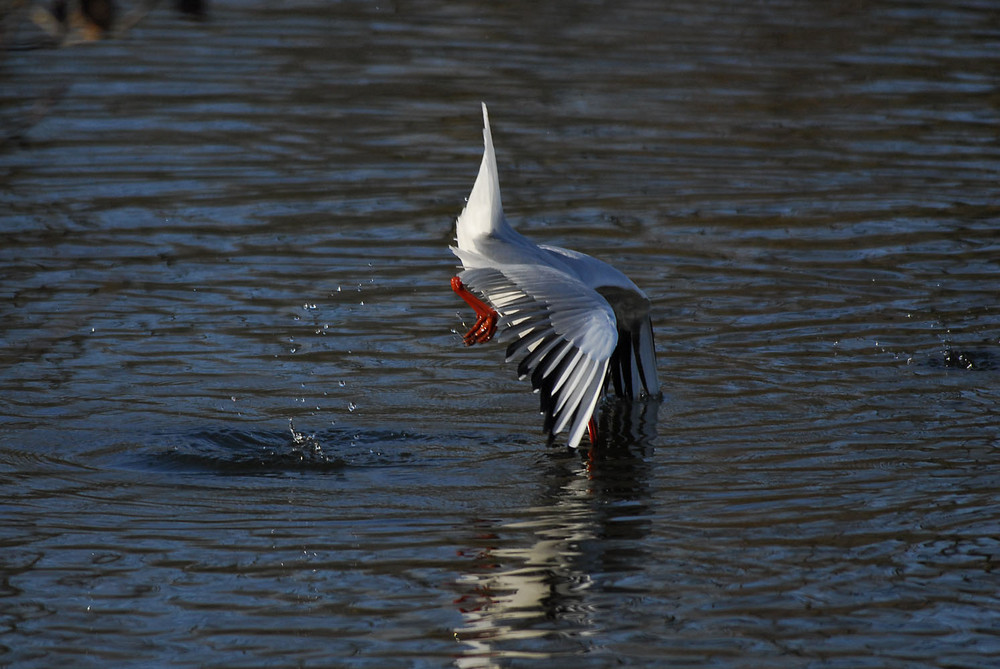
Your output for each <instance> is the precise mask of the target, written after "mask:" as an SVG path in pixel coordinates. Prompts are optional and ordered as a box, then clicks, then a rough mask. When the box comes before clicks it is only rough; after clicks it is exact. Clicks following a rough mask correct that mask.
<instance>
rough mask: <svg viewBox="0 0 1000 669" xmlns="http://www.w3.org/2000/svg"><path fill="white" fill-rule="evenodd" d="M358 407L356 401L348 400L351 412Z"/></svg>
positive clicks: (348, 407) (348, 408)
mask: <svg viewBox="0 0 1000 669" xmlns="http://www.w3.org/2000/svg"><path fill="white" fill-rule="evenodd" d="M357 408H358V405H357V404H355V403H354V402H348V403H347V410H348V411H351V412H353V411H354V410H355V409H357Z"/></svg>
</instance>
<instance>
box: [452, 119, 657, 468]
mask: <svg viewBox="0 0 1000 669" xmlns="http://www.w3.org/2000/svg"><path fill="white" fill-rule="evenodd" d="M483 126H484V127H483V137H484V140H485V150H484V151H483V161H482V164H481V165H480V167H479V175H478V176H477V177H476V182H475V184H474V185H473V187H472V192H471V193H470V194H469V201H468V203H467V204H466V206H465V209H463V210H462V213H461V214H460V215H459V217H458V222H457V242H458V245H457V247H452V251H453V252H454V253H455V255H457V256H458V257H459V259H460V260H461V261H462V266H463V267H464V271H462V272H460V273H459V274H458V276H457V277H455V279H453V280H452V288H453V289H454V290H455V292H456V293H458V294H459V295H460V296H461V297H462V298H463V299H465V300H466V302H468V303H469V304H470V305H471V306H472V307H473V308H474V309H475V310H476V312H477V315H478V320H477V321H476V324H475V325H473V327H472V329H470V330H469V332H468V333H467V334H466V335H465V342H466V344H474V343H484V342H486V341H489V340H490V339H491V338H492V337H493V333H494V331H496V330H497V329H499V330H500V332H501V335H502V336H504V337H512V338H513V341H512V342H511V343H510V345H509V346H508V347H507V360H508V361H510V360H513V359H518V358H520V364H519V365H518V370H517V371H518V375H519V376H520V377H521V378H528V377H530V379H531V385H532V388H533V389H534V390H535V391H536V392H538V393H540V395H541V411H542V413H543V414H544V415H545V421H544V430H545V431H546V432H547V433H548V436H549V441H550V443H551V442H552V441H553V440H554V439H555V436H556V435H557V434H558V433H560V432H562V431H563V430H567V429H568V431H569V436H568V439H567V443H568V444H569V445H570V446H571V447H574V448H576V447H577V446H578V445H579V443H580V440H581V439H582V438H583V433H584V431H585V430H587V428H588V424H589V425H590V426H591V429H592V430H593V423H592V422H591V418H592V416H593V415H594V411H595V409H596V407H597V404H598V402H599V400H600V398H601V396H602V395H603V393H604V391H605V389H606V388H607V386H608V384H609V382H610V384H611V386H612V388H613V390H614V392H615V393H616V394H617V395H620V396H623V397H627V398H635V397H638V396H639V395H640V394H641V393H645V394H648V395H656V394H658V393H659V380H658V378H657V373H656V352H655V350H654V347H653V328H652V323H651V322H650V318H649V309H650V302H649V298H647V297H646V295H645V293H643V292H642V291H641V290H639V288H638V287H637V286H636V285H635V284H634V283H633V282H632V281H631V280H630V279H629V278H628V277H627V276H625V275H624V274H622V273H621V272H619V271H618V270H616V269H615V268H614V267H611V266H610V265H608V264H606V263H604V262H601V261H600V260H597V259H596V258H592V257H590V256H588V255H585V254H583V253H578V252H576V251H570V250H568V249H562V248H559V247H556V246H545V245H537V244H535V243H534V242H532V241H530V240H529V239H527V238H526V237H524V236H523V235H521V234H520V233H518V232H517V231H516V230H514V228H512V227H511V226H510V224H509V223H508V222H507V219H506V218H505V217H504V214H503V206H502V204H501V201H500V180H499V177H498V174H497V162H496V155H495V153H494V150H493V137H492V134H491V133H490V123H489V116H488V114H487V111H486V105H485V104H483ZM470 291H471V292H470ZM480 297H481V298H482V300H480V299H479V298H480ZM591 438H593V433H592V434H591Z"/></svg>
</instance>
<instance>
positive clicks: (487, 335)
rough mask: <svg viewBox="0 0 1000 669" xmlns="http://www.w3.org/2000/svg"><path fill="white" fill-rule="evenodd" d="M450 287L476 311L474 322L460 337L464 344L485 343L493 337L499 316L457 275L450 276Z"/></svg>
mask: <svg viewBox="0 0 1000 669" xmlns="http://www.w3.org/2000/svg"><path fill="white" fill-rule="evenodd" d="M451 289H452V290H453V291H455V293H456V294H458V296H459V297H461V298H462V299H463V300H465V301H466V303H468V305H469V306H470V307H472V308H473V309H474V310H475V311H476V322H475V323H473V325H472V327H471V328H469V331H468V332H466V333H465V335H464V336H463V337H462V341H464V342H465V345H466V346H472V345H473V344H485V343H486V342H488V341H489V340H490V339H493V335H494V334H495V333H496V331H497V320H498V319H499V318H500V314H498V313H497V312H496V309H494V308H493V307H491V306H490V305H488V304H486V303H485V302H483V301H482V300H480V299H479V298H478V297H476V296H475V295H473V294H472V293H471V292H470V291H469V289H468V288H466V287H465V284H463V283H462V280H461V279H459V278H458V277H457V276H454V277H452V278H451Z"/></svg>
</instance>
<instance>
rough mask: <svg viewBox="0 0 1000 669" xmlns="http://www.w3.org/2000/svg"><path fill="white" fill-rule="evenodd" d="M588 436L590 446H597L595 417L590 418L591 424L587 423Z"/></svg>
mask: <svg viewBox="0 0 1000 669" xmlns="http://www.w3.org/2000/svg"><path fill="white" fill-rule="evenodd" d="M587 435H588V436H589V437H590V444H591V445H592V446H597V423H595V422H594V417H593V416H591V417H590V422H589V423H587Z"/></svg>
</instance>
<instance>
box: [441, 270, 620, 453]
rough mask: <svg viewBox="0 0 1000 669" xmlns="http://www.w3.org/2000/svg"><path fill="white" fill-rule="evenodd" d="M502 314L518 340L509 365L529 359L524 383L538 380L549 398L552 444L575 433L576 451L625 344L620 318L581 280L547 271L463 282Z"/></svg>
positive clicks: (471, 274) (544, 401)
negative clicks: (621, 344)
mask: <svg viewBox="0 0 1000 669" xmlns="http://www.w3.org/2000/svg"><path fill="white" fill-rule="evenodd" d="M459 277H460V278H461V280H462V282H463V283H464V284H465V285H467V286H468V287H469V288H471V289H473V290H475V291H476V292H478V293H481V294H482V295H483V297H485V298H486V300H487V301H489V302H490V304H491V305H492V306H493V308H494V309H496V310H497V313H499V314H500V323H499V325H500V327H501V328H503V334H504V335H507V334H511V335H513V336H515V337H516V338H517V339H516V340H515V341H513V342H512V343H511V344H510V345H509V346H508V347H507V360H508V361H510V360H512V359H514V358H518V357H521V356H524V357H523V359H522V360H521V362H520V364H519V365H518V368H517V373H518V376H519V377H520V378H522V379H523V378H525V377H528V376H529V375H530V377H531V386H532V388H533V389H534V390H535V391H536V392H538V393H540V395H541V411H542V413H543V414H544V415H545V422H544V429H545V431H546V432H547V433H548V435H549V441H550V442H551V441H552V440H554V439H555V435H556V434H558V433H559V432H562V431H563V430H564V429H566V428H567V427H568V428H569V438H568V440H567V443H568V444H569V445H570V446H571V447H573V448H576V446H577V445H579V443H580V440H581V439H582V438H583V433H584V430H586V429H587V423H588V421H589V420H590V418H591V416H592V415H593V413H594V408H595V407H596V406H597V402H598V400H599V399H600V397H601V393H602V391H603V389H604V383H605V378H606V376H607V372H608V361H609V359H610V357H611V354H612V353H613V352H614V350H615V346H616V343H617V341H618V330H617V325H616V322H615V314H614V311H613V310H612V308H611V306H610V305H609V304H608V302H607V300H605V299H604V298H603V297H601V295H599V294H598V293H597V292H596V291H594V290H593V289H591V288H588V287H587V286H586V285H584V284H583V283H581V282H580V281H579V280H578V279H576V278H575V277H572V276H570V275H568V274H566V273H564V272H561V271H559V270H557V269H554V268H552V267H546V266H542V265H505V266H503V267H502V268H494V267H479V268H474V269H467V270H465V271H464V272H462V273H461V274H459Z"/></svg>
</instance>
